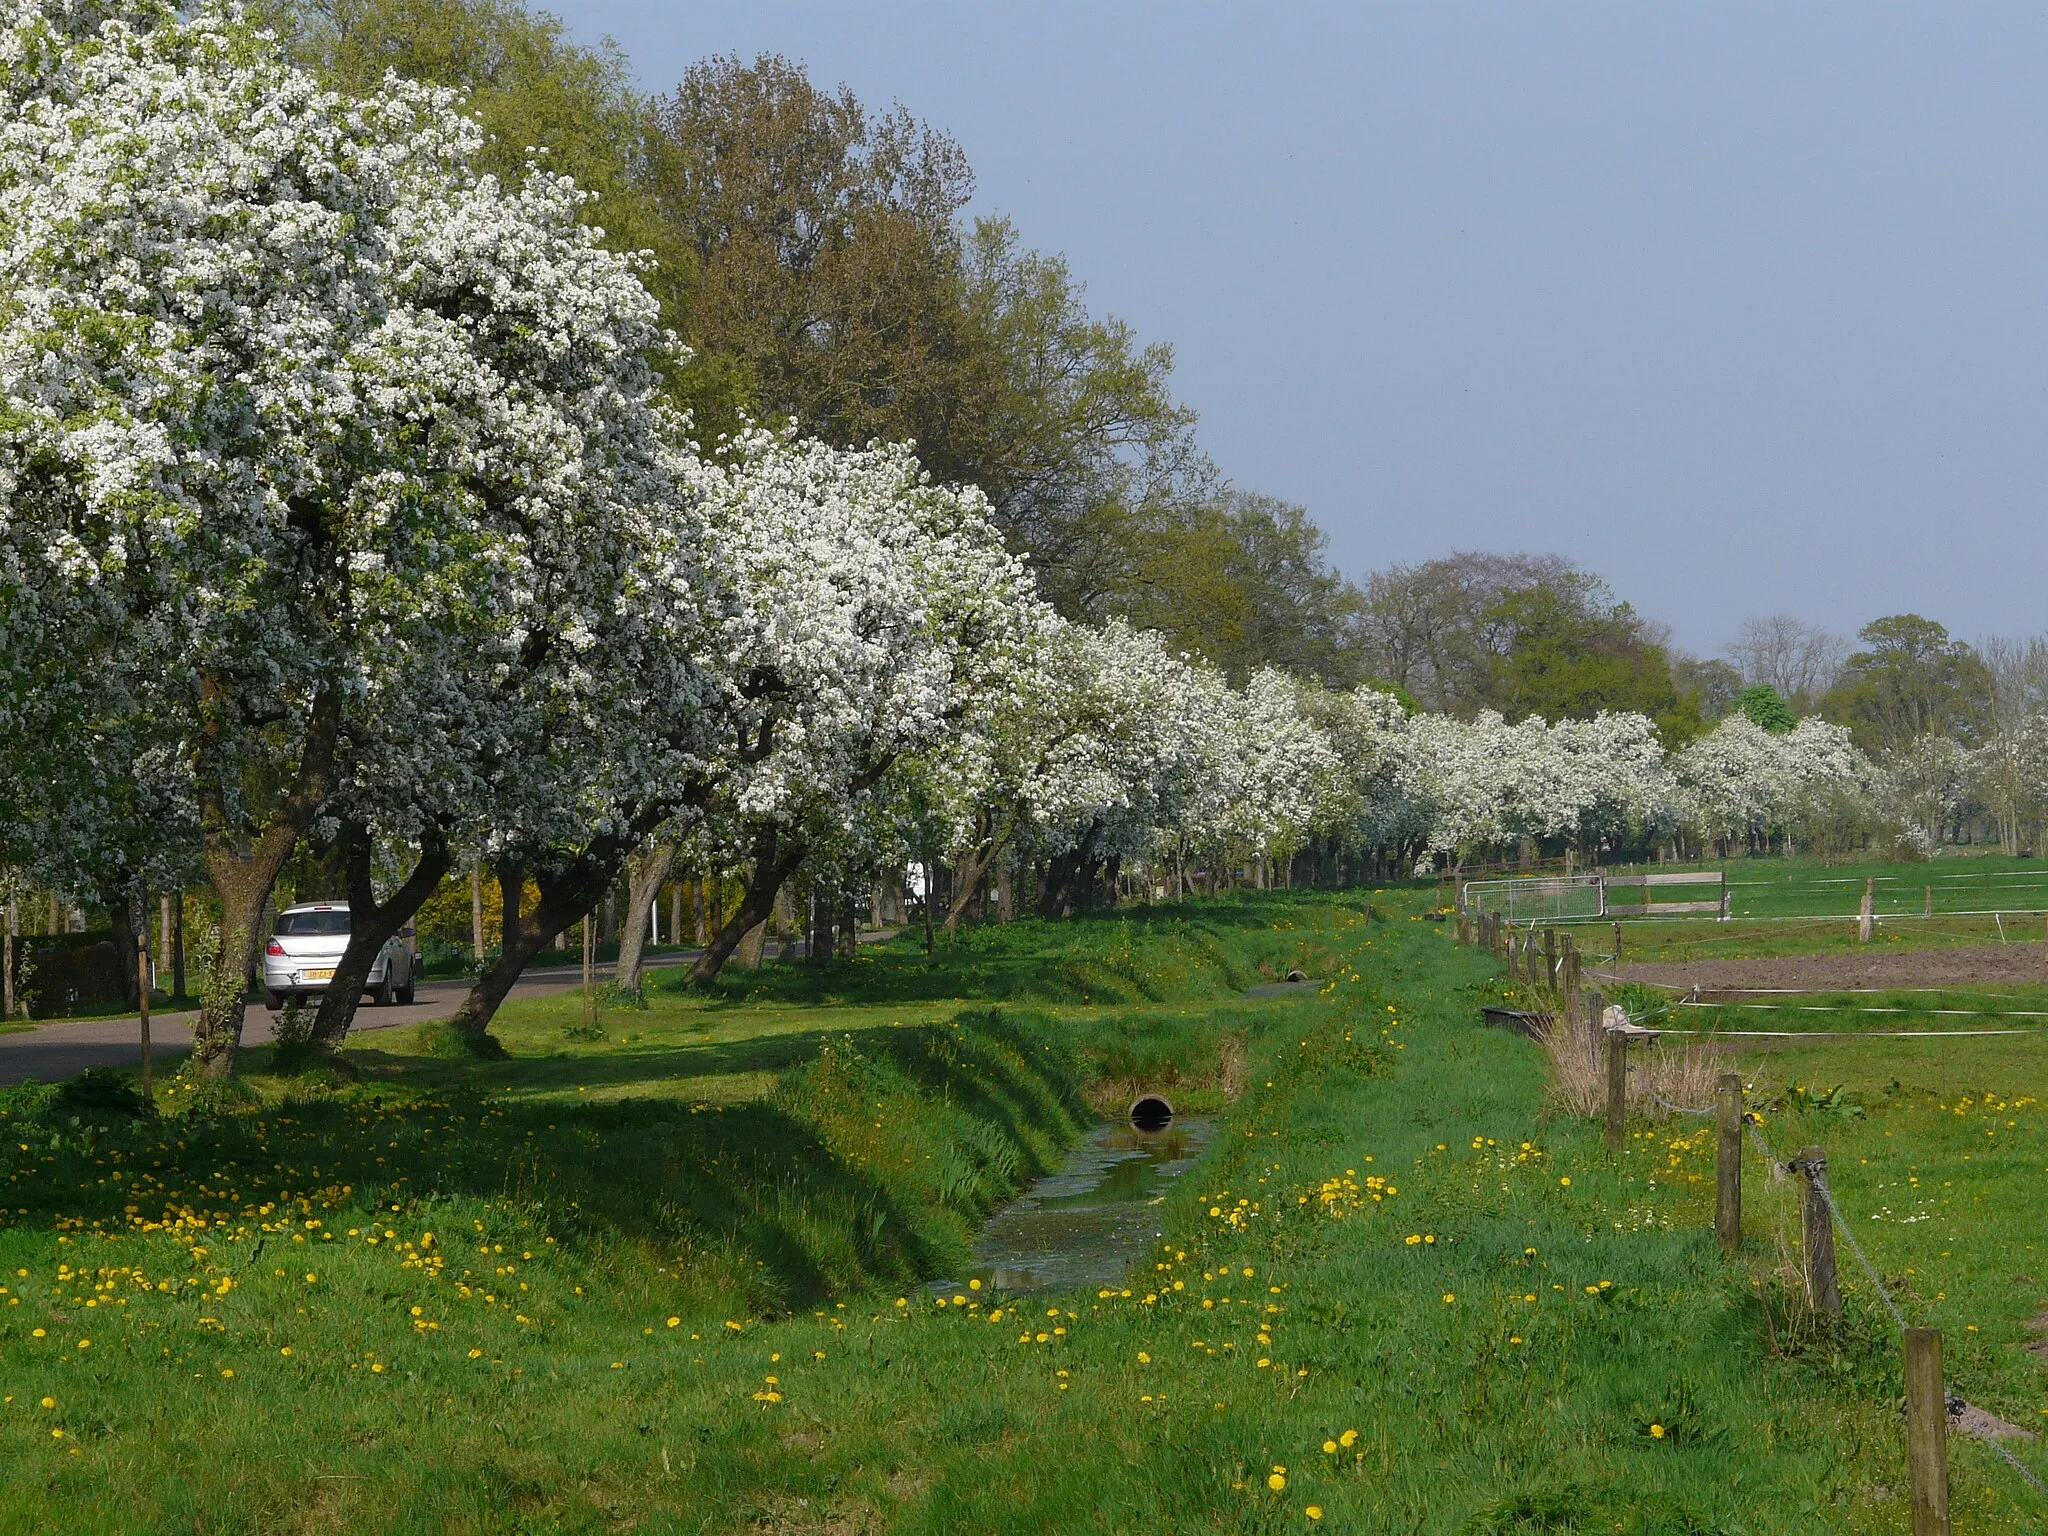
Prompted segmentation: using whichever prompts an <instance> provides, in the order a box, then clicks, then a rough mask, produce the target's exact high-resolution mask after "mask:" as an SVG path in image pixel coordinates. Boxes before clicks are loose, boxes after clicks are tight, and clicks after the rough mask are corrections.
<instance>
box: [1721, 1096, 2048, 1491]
mask: <svg viewBox="0 0 2048 1536" xmlns="http://www.w3.org/2000/svg"><path fill="white" fill-rule="evenodd" d="M1742 1120H1743V1124H1744V1125H1745V1126H1747V1127H1748V1129H1749V1134H1750V1137H1751V1139H1752V1140H1754V1141H1755V1143H1756V1147H1757V1151H1758V1152H1759V1153H1760V1154H1761V1155H1762V1156H1763V1159H1764V1162H1765V1165H1766V1166H1767V1167H1769V1168H1770V1170H1771V1173H1772V1176H1773V1177H1774V1178H1783V1177H1784V1176H1785V1175H1786V1174H1791V1173H1797V1174H1801V1175H1803V1176H1804V1177H1805V1178H1806V1180H1807V1181H1808V1182H1809V1183H1810V1184H1811V1185H1812V1186H1813V1188H1814V1191H1815V1193H1817V1194H1818V1195H1819V1196H1820V1198H1821V1200H1822V1202H1823V1203H1824V1204H1825V1205H1826V1206H1827V1208H1828V1216H1829V1218H1830V1220H1831V1221H1832V1222H1833V1223H1834V1225H1835V1226H1836V1227H1838V1228H1839V1229H1840V1230H1841V1233H1842V1236H1843V1237H1845V1238H1847V1239H1848V1241H1849V1252H1850V1253H1852V1254H1854V1255H1855V1258H1856V1263H1857V1266H1858V1267H1859V1268H1860V1269H1861V1270H1862V1271H1863V1274H1864V1277H1865V1278H1866V1279H1867V1280H1869V1282H1870V1288H1871V1290H1873V1291H1874V1292H1876V1293H1877V1299H1878V1300H1879V1301H1881V1302H1883V1303H1884V1306H1885V1310H1886V1311H1887V1312H1889V1313H1891V1316H1892V1322H1893V1323H1894V1324H1896V1325H1897V1327H1898V1330H1899V1334H1900V1336H1901V1338H1903V1337H1904V1335H1905V1333H1906V1329H1907V1326H1908V1324H1907V1322H1906V1314H1905V1313H1904V1312H1902V1311H1900V1310H1899V1304H1898V1303H1897V1302H1896V1301H1894V1300H1893V1299H1892V1292H1891V1287H1890V1286H1888V1285H1886V1284H1885V1283H1884V1277H1883V1276H1882V1275H1880V1274H1879V1273H1878V1272H1877V1266H1876V1265H1875V1264H1873V1263H1871V1262H1870V1255H1869V1254H1867V1253H1865V1252H1864V1251H1863V1244H1862V1242H1861V1241H1859V1240H1858V1238H1857V1236H1856V1229H1855V1228H1854V1227H1852V1226H1851V1225H1850V1224H1849V1218H1848V1217H1846V1216H1844V1215H1843V1214H1842V1208H1841V1206H1840V1205H1838V1204H1837V1203H1836V1201H1835V1192H1834V1189H1833V1188H1832V1187H1831V1186H1830V1185H1829V1183H1828V1171H1827V1164H1826V1163H1825V1162H1809V1161H1806V1160H1804V1159H1800V1158H1793V1159H1792V1160H1791V1161H1789V1162H1780V1161H1779V1159H1778V1155H1777V1153H1775V1152H1773V1151H1772V1150H1771V1144H1770V1143H1769V1142H1768V1141H1766V1140H1765V1139H1764V1133H1763V1129H1762V1127H1760V1126H1759V1125H1758V1124H1757V1121H1756V1116H1754V1115H1751V1114H1745V1115H1744V1116H1743V1117H1742ZM1947 1407H1948V1414H1949V1417H1950V1419H1952V1420H1957V1421H1961V1420H1962V1419H1963V1416H1964V1414H1965V1413H1967V1411H1968V1410H1969V1407H1970V1404H1969V1403H1968V1402H1967V1401H1965V1400H1964V1399H1963V1398H1961V1397H1956V1396H1951V1397H1950V1398H1949V1399H1948V1403H1947ZM1964 1428H1965V1429H1966V1432H1971V1433H1974V1435H1975V1437H1976V1438H1977V1439H1979V1440H1982V1441H1983V1442H1984V1443H1985V1444H1986V1445H1988V1446H1990V1447H1991V1449H1992V1450H1994V1451H1996V1452H1998V1454H1999V1456H2000V1457H2001V1458H2003V1460H2004V1461H2005V1464H2006V1465H2007V1466H2009V1467H2011V1468H2012V1469H2013V1471H2015V1472H2017V1473H2018V1474H2019V1475H2020V1476H2021V1477H2022V1478H2024V1479H2026V1481H2027V1482H2028V1483H2029V1484H2030V1485H2031V1486H2032V1487H2033V1490H2034V1492H2036V1493H2037V1494H2039V1495H2040V1496H2041V1498H2042V1499H2043V1500H2044V1501H2048V1483H2044V1482H2043V1481H2042V1480H2041V1478H2040V1476H2039V1475H2038V1474H2036V1473H2035V1471H2034V1470H2033V1468H2031V1467H2029V1466H2028V1465H2027V1464H2026V1463H2025V1462H2023V1461H2021V1460H2020V1459H2019V1457H2017V1456H2015V1455H2013V1453H2012V1452H2011V1450H2009V1449H2008V1448H2007V1447H2006V1446H2005V1445H2004V1444H2003V1443H2001V1441H2000V1440H1999V1437H1998V1436H1997V1435H1996V1434H1994V1433H1992V1432H1990V1431H1989V1430H1988V1429H1978V1430H1970V1429H1969V1426H1968V1425H1967V1424H1965V1425H1964Z"/></svg>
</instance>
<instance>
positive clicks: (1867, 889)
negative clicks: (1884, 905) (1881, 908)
mask: <svg viewBox="0 0 2048 1536" xmlns="http://www.w3.org/2000/svg"><path fill="white" fill-rule="evenodd" d="M1876 888H1877V877H1876V876H1875V875H1865V876H1864V877H1863V908H1862V910H1861V911H1859V912H1858V913H1857V914H1856V937H1857V940H1858V941H1859V942H1861V943H1864V944H1868V943H1869V942H1870V930H1871V928H1872V926H1873V921H1874V920H1873V914H1872V910H1871V899H1872V893H1873V892H1874V891H1875V890H1876Z"/></svg>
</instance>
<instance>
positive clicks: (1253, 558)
mask: <svg viewBox="0 0 2048 1536" xmlns="http://www.w3.org/2000/svg"><path fill="white" fill-rule="evenodd" d="M1327 543H1328V539H1327V538H1326V536H1325V535H1324V533H1323V531H1322V530H1321V529H1320V528H1318V527H1317V526H1316V525H1315V523H1314V522H1312V521H1311V520H1310V518H1309V515H1308V513H1307V512H1305V511H1304V510H1303V509H1302V508H1300V507H1298V506H1294V505H1292V504H1291V503H1288V502H1284V501H1279V500H1276V499H1275V498H1273V497H1270V496H1258V495H1252V494H1248V493H1245V492H1240V491H1228V492H1225V493H1224V494H1223V495H1221V496H1220V497H1218V498H1217V499H1216V500H1215V501H1214V502H1213V503H1211V504H1210V505H1207V506H1205V507H1203V508H1201V509H1200V510H1199V511H1198V512H1196V513H1195V514H1194V515H1193V516H1191V517H1190V518H1189V519H1188V522H1187V526H1186V529H1185V531H1184V532H1183V533H1182V534H1181V535H1180V536H1179V537H1177V538H1175V539H1173V540H1171V541H1170V542H1169V541H1162V542H1161V543H1160V544H1159V545H1158V546H1157V547H1156V548H1155V549H1154V551H1153V552H1152V555H1151V558H1150V561H1149V564H1148V569H1147V571H1146V573H1145V574H1146V580H1145V584H1144V588H1143V595H1142V598H1141V600H1140V601H1139V602H1138V603H1137V604H1135V605H1134V614H1133V617H1134V618H1135V619H1136V620H1137V621H1138V622H1140V623H1142V624H1144V625H1145V626H1147V627H1148V628H1152V629H1157V630H1159V631H1160V632H1161V633H1162V634H1165V635H1166V636H1167V637H1168V638H1169V639H1171V640H1173V641H1175V642H1176V643H1178V644H1179V645H1181V646H1182V647H1184V648H1185V649H1188V650H1191V651H1195V652H1199V653H1200V654H1201V655H1203V656H1205V657H1207V658H1208V659H1209V660H1210V661H1212V662H1214V663H1215V664H1216V665H1217V666H1218V667H1220V668H1222V669H1223V671H1224V672H1225V673H1226V674H1227V675H1228V676H1229V677H1230V679H1231V681H1232V682H1233V683H1237V684H1240V685H1241V684H1242V683H1243V682H1244V681H1245V679H1246V678H1248V677H1250V676H1251V674H1252V673H1254V672H1256V671H1257V670H1258V669H1259V668H1261V667H1279V668H1282V669H1284V670H1286V671H1289V672H1292V673H1294V674H1295V675H1296V676H1299V677H1312V678H1315V679H1317V680H1318V681H1320V682H1322V683H1325V684H1327V685H1329V686H1331V687H1350V686H1353V685H1355V684H1357V683H1358V682H1360V681H1361V680H1362V679H1363V677H1364V671H1363V667H1362V665H1361V659H1360V655H1359V649H1358V645H1357V642H1356V638H1355V634H1354V632H1353V631H1354V627H1355V624H1356V620H1357V615H1358V609H1359V604H1360V599H1359V595H1358V591H1357V589H1356V588H1355V587H1353V586H1352V585H1351V584H1350V583H1349V582H1348V581H1346V580H1344V578H1343V577H1342V576H1340V575H1338V574H1337V573H1336V572H1335V571H1334V570H1332V569H1331V568H1330V566H1329V564H1328V562H1327V560H1326V559H1325V557H1324V548H1325V546H1326V545H1327Z"/></svg>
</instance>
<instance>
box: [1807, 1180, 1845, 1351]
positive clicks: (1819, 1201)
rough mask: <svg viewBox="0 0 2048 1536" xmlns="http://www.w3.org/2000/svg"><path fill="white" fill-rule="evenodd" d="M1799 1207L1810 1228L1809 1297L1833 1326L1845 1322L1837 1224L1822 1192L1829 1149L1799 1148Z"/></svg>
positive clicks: (1808, 1230)
mask: <svg viewBox="0 0 2048 1536" xmlns="http://www.w3.org/2000/svg"><path fill="white" fill-rule="evenodd" d="M1798 1168H1799V1207H1800V1212H1801V1215H1802V1216H1803V1218H1804V1225H1805V1228H1806V1295H1807V1299H1808V1300H1810V1301H1811V1302H1812V1303H1813V1310H1814V1311H1816V1312H1818V1313H1819V1314H1820V1315H1821V1316H1822V1317H1824V1318H1826V1319H1827V1320H1828V1325H1829V1326H1830V1327H1838V1326H1840V1324H1841V1321H1842V1290H1841V1287H1840V1285H1838V1284H1837V1283H1836V1280H1835V1223H1834V1218H1833V1217H1832V1216H1830V1215H1829V1214H1828V1202H1827V1197H1826V1196H1824V1195H1822V1194H1821V1192H1820V1186H1821V1181H1822V1180H1824V1179H1825V1178H1826V1177H1827V1175H1828V1154H1827V1149H1826V1148H1825V1147H1801V1148H1800V1149H1799V1159H1798Z"/></svg>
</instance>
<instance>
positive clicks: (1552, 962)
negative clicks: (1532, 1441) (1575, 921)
mask: <svg viewBox="0 0 2048 1536" xmlns="http://www.w3.org/2000/svg"><path fill="white" fill-rule="evenodd" d="M1543 985H1544V986H1546V987H1555V986H1556V985H1557V930H1556V929H1555V928H1546V929H1544V930H1543Z"/></svg>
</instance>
